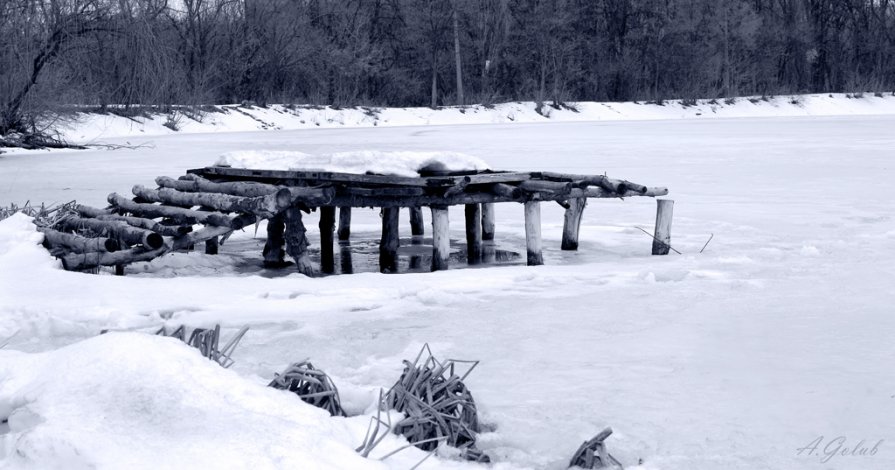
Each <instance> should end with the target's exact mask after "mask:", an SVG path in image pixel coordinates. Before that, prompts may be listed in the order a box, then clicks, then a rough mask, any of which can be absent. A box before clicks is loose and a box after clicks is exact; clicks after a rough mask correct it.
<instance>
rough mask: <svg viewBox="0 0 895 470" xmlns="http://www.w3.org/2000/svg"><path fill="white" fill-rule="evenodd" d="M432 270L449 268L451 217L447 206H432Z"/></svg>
mask: <svg viewBox="0 0 895 470" xmlns="http://www.w3.org/2000/svg"><path fill="white" fill-rule="evenodd" d="M431 210H432V244H433V245H434V247H435V249H434V252H433V254H432V271H443V270H445V269H448V260H449V259H450V254H451V237H450V219H449V217H448V209H447V207H442V206H432V207H431Z"/></svg>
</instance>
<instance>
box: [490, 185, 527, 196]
mask: <svg viewBox="0 0 895 470" xmlns="http://www.w3.org/2000/svg"><path fill="white" fill-rule="evenodd" d="M489 189H490V191H491V192H492V193H494V194H495V195H497V196H499V197H502V198H509V199H519V198H520V197H522V190H521V189H519V187H518V186H510V185H508V184H503V183H496V184H492V185H491V186H490V187H489Z"/></svg>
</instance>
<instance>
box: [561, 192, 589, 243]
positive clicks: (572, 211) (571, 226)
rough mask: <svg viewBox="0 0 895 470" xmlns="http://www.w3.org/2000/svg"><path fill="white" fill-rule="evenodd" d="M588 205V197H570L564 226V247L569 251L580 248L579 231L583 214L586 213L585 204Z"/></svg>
mask: <svg viewBox="0 0 895 470" xmlns="http://www.w3.org/2000/svg"><path fill="white" fill-rule="evenodd" d="M585 205H587V199H586V198H583V197H576V198H573V199H569V207H568V208H567V209H566V214H565V217H564V220H563V226H562V249H563V250H567V251H575V250H577V249H578V231H579V229H580V228H581V215H582V214H583V213H584V206H585Z"/></svg>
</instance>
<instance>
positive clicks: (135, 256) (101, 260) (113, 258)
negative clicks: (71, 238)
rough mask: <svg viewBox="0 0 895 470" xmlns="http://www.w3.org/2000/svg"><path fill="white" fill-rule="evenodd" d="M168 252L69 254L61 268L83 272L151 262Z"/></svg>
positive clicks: (158, 249) (141, 251)
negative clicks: (139, 262)
mask: <svg viewBox="0 0 895 470" xmlns="http://www.w3.org/2000/svg"><path fill="white" fill-rule="evenodd" d="M167 250H168V248H167V247H165V246H162V247H161V248H157V249H154V250H150V249H146V248H141V247H138V248H132V249H130V250H123V251H116V252H114V253H109V252H105V251H100V252H89V253H69V254H67V255H65V256H62V258H61V259H62V267H63V268H65V269H66V270H67V271H83V270H85V269H93V268H98V267H100V266H118V265H125V264H130V263H136V262H138V261H151V260H153V259H155V258H157V257H159V256H161V255H163V254H165V252H166V251H167Z"/></svg>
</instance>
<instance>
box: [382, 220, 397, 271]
mask: <svg viewBox="0 0 895 470" xmlns="http://www.w3.org/2000/svg"><path fill="white" fill-rule="evenodd" d="M400 213H401V208H399V207H384V208H382V238H381V239H380V240H379V271H380V272H383V273H394V272H397V271H398V245H399V244H400V239H399V238H398V220H399V217H400Z"/></svg>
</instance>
